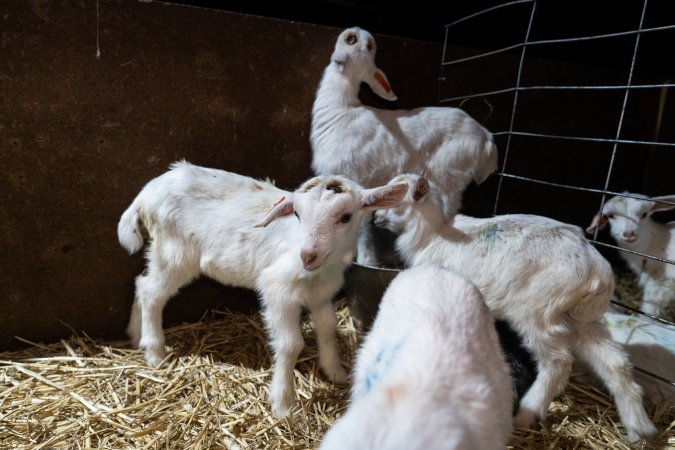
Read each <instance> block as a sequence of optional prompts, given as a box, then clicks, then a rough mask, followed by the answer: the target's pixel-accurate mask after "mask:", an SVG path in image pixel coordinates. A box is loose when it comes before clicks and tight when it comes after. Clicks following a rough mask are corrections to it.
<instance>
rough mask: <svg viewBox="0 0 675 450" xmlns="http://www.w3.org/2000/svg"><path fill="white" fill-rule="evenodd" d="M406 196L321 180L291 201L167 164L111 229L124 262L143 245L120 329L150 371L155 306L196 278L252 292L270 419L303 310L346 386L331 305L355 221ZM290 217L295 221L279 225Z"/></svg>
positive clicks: (158, 318)
mask: <svg viewBox="0 0 675 450" xmlns="http://www.w3.org/2000/svg"><path fill="white" fill-rule="evenodd" d="M406 189H407V188H406V187H405V186H401V185H399V186H393V187H392V186H385V187H381V188H375V189H368V190H365V189H363V188H361V187H360V186H359V185H358V184H357V183H355V182H353V181H351V180H348V179H346V178H344V177H339V176H324V177H316V178H313V179H311V180H308V181H306V182H305V183H304V184H303V185H302V186H300V187H299V188H298V189H297V190H296V191H295V192H293V193H291V192H287V191H283V190H281V189H279V188H277V187H275V186H274V185H272V184H270V183H266V182H262V181H257V180H254V179H252V178H248V177H245V176H241V175H237V174H235V173H230V172H225V171H222V170H215V169H208V168H203V167H198V166H194V165H191V164H189V163H186V162H179V163H176V164H174V165H172V166H171V170H170V171H168V172H166V173H164V174H163V175H160V176H159V177H157V178H155V179H153V180H151V181H150V182H149V183H148V184H147V185H145V187H144V188H143V189H142V190H141V192H140V193H139V194H138V196H137V197H136V199H135V200H134V201H133V203H132V204H131V206H129V208H128V209H127V210H126V211H125V212H124V214H123V215H122V218H121V219H120V222H119V225H118V230H117V231H118V237H119V241H120V243H121V244H122V246H123V247H124V248H125V249H127V250H128V251H129V253H134V252H137V251H138V250H140V249H141V247H142V246H143V235H142V233H141V230H142V229H145V230H146V231H147V234H148V235H149V238H150V247H149V249H148V251H147V255H146V256H147V268H146V271H145V272H144V273H143V274H141V275H139V276H138V277H137V278H136V296H135V300H134V305H133V308H132V310H131V319H130V321H129V327H128V329H127V331H128V333H129V335H130V337H131V341H132V344H133V345H134V346H140V347H142V348H144V349H145V355H146V360H147V362H148V364H149V365H151V366H157V365H159V364H160V363H161V362H162V361H163V359H164V358H165V355H166V353H165V349H164V334H163V332H162V310H163V308H164V305H165V304H166V302H167V301H168V299H169V298H170V297H171V296H173V295H174V294H175V293H176V292H177V291H178V289H179V288H181V287H182V286H185V285H186V284H188V283H189V282H190V281H192V280H193V279H195V278H196V277H198V276H199V275H200V274H204V275H206V276H208V277H210V278H213V279H215V280H217V281H219V282H221V283H223V284H225V285H230V286H239V287H244V288H250V289H255V290H257V291H258V293H259V295H260V297H261V300H262V307H263V308H262V310H263V319H264V321H265V325H266V326H267V329H268V333H269V338H270V345H271V347H272V349H273V353H274V364H275V370H274V375H273V377H272V382H271V386H270V399H271V403H272V411H273V413H274V415H275V416H276V417H282V416H284V415H285V414H286V413H287V412H288V411H289V409H290V408H291V407H292V405H293V403H294V399H295V391H294V380H293V368H294V366H295V363H296V360H297V357H298V354H299V353H300V351H301V350H302V348H303V346H304V341H303V338H302V334H301V330H300V314H301V309H302V308H303V307H306V308H308V309H309V312H310V318H311V320H312V322H313V323H314V327H315V329H316V333H317V341H318V346H319V361H320V366H321V368H322V370H323V371H324V372H325V373H326V375H327V376H328V377H329V378H330V379H331V380H333V381H335V382H344V381H346V379H347V374H346V372H345V370H344V369H343V368H342V366H341V365H340V359H339V355H338V352H337V347H336V341H335V327H336V317H335V312H334V310H333V306H332V303H331V299H332V298H333V296H334V295H335V294H336V293H337V291H338V290H339V289H340V287H341V286H342V284H343V272H344V270H345V268H346V267H347V266H348V265H349V264H350V262H351V260H352V258H353V252H354V250H353V249H354V245H355V242H356V234H357V230H358V226H359V222H360V221H361V219H362V218H363V217H364V216H365V215H366V213H367V212H369V211H371V210H372V209H374V208H380V207H390V206H393V205H394V204H395V203H396V202H397V201H399V200H400V198H401V197H402V196H403V195H405V191H406ZM292 213H295V215H296V216H297V218H295V217H289V218H283V217H282V216H288V215H290V214H292ZM275 219H278V220H275ZM267 225H269V226H267Z"/></svg>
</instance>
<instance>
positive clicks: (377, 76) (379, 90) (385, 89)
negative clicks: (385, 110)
mask: <svg viewBox="0 0 675 450" xmlns="http://www.w3.org/2000/svg"><path fill="white" fill-rule="evenodd" d="M365 81H366V83H368V86H370V88H371V89H372V90H373V92H375V93H376V94H377V95H379V96H380V97H382V98H383V99H385V100H389V101H390V102H393V101H394V100H398V97H397V96H396V94H394V91H393V90H392V88H391V85H390V84H389V80H387V76H386V75H385V74H384V72H382V71H381V70H380V69H378V68H377V67H376V68H375V71H374V72H373V73H372V75H371V76H370V78H369V79H367V80H365Z"/></svg>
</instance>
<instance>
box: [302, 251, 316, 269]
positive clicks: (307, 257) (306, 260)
mask: <svg viewBox="0 0 675 450" xmlns="http://www.w3.org/2000/svg"><path fill="white" fill-rule="evenodd" d="M318 256H319V255H318V254H317V253H316V251H314V250H302V251H301V252H300V259H302V265H303V266H305V269H308V270H309V268H310V267H312V264H313V263H314V262H315V261H316V258H317V257H318Z"/></svg>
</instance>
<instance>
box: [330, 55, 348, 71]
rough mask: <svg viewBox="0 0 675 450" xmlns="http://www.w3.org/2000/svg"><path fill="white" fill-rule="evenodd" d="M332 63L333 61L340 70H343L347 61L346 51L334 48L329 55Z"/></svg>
mask: <svg viewBox="0 0 675 450" xmlns="http://www.w3.org/2000/svg"><path fill="white" fill-rule="evenodd" d="M330 60H331V62H332V63H335V65H336V66H337V68H338V69H340V72H343V71H344V70H345V64H346V63H347V52H345V51H342V50H335V51H334V52H333V54H332V55H331V57H330Z"/></svg>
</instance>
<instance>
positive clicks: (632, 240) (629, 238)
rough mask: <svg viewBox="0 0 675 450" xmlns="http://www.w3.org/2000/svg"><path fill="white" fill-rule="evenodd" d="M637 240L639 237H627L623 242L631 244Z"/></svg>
mask: <svg viewBox="0 0 675 450" xmlns="http://www.w3.org/2000/svg"><path fill="white" fill-rule="evenodd" d="M636 239H637V237H635V236H634V237H625V238H623V241H624V242H628V243H629V244H630V243H631V242H635V240H636Z"/></svg>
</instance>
